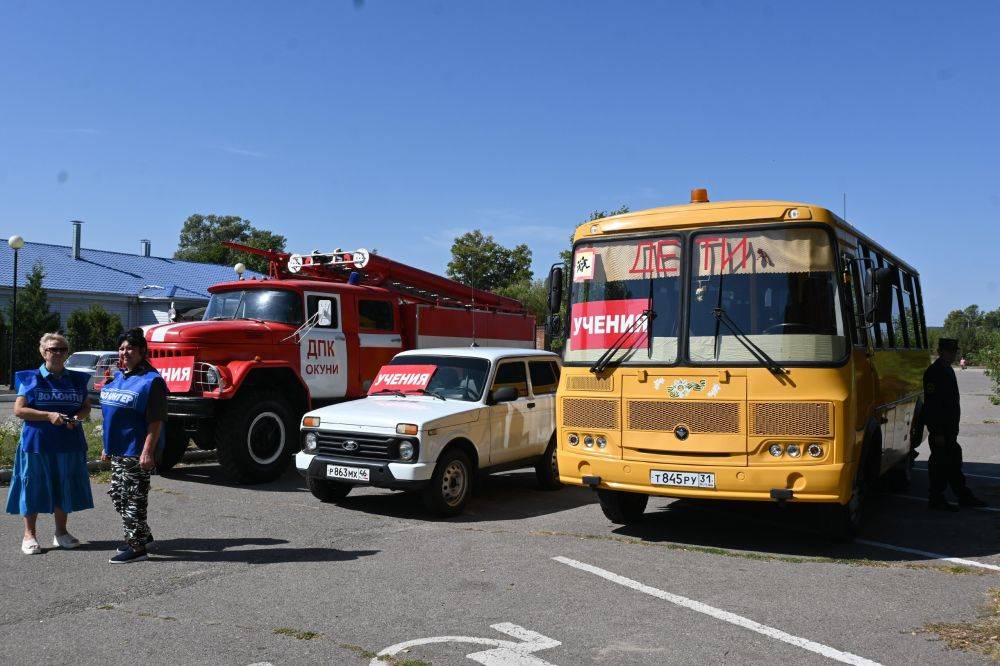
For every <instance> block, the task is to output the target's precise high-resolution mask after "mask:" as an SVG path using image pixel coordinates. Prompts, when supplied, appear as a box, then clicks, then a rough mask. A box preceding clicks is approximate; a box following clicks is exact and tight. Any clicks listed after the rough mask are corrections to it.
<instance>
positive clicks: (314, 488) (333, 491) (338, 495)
mask: <svg viewBox="0 0 1000 666" xmlns="http://www.w3.org/2000/svg"><path fill="white" fill-rule="evenodd" d="M306 485H307V486H309V492H311V493H312V494H313V497H315V498H316V499H318V500H319V501H320V502H336V501H337V500H341V499H344V498H345V497H347V495H348V494H349V493H350V492H351V490H352V489H353V488H354V486H352V485H351V484H349V483H340V482H339V481H327V480H325V479H313V478H308V479H306Z"/></svg>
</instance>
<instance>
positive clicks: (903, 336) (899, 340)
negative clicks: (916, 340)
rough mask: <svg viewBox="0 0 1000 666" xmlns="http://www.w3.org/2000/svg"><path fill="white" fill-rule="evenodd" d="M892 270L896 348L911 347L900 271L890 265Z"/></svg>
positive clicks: (893, 324) (893, 322)
mask: <svg viewBox="0 0 1000 666" xmlns="http://www.w3.org/2000/svg"><path fill="white" fill-rule="evenodd" d="M889 266H890V268H892V328H893V330H895V332H896V346H897V347H909V346H910V338H909V336H908V335H907V331H906V313H905V310H904V308H903V293H902V291H901V289H900V286H899V284H900V280H899V277H900V270H899V268H898V267H896V266H893V265H892V264H890V265H889Z"/></svg>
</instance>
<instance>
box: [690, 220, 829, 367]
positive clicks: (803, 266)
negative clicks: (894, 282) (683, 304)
mask: <svg viewBox="0 0 1000 666" xmlns="http://www.w3.org/2000/svg"><path fill="white" fill-rule="evenodd" d="M692 248H693V250H692V251H693V258H692V261H693V265H692V270H691V285H690V299H689V302H690V306H691V307H690V320H689V338H688V356H689V357H690V359H691V361H692V362H694V363H719V362H723V363H728V362H733V363H758V362H759V359H758V358H756V357H755V355H754V354H753V353H752V351H751V350H750V349H748V345H744V344H743V343H741V342H740V340H739V337H738V335H737V334H742V335H745V336H746V337H747V338H748V339H749V341H750V342H751V343H753V344H754V345H757V346H758V347H759V348H760V349H761V350H763V351H764V352H765V353H766V354H767V355H768V356H770V357H772V358H773V359H774V360H775V361H777V362H779V363H782V362H784V363H830V362H835V361H839V360H841V359H843V357H844V355H845V354H846V353H847V339H846V337H845V334H844V322H843V320H842V316H841V312H842V310H841V307H840V302H839V297H838V289H837V280H836V273H835V270H834V254H833V248H832V247H831V243H830V237H829V235H828V234H827V233H826V232H825V231H823V230H821V229H816V228H783V229H762V230H743V231H736V230H733V231H714V232H709V233H702V234H696V235H695V236H694V242H693V244H692ZM727 319H728V323H727V321H726V320H727ZM732 328H736V329H737V330H736V331H734V330H732Z"/></svg>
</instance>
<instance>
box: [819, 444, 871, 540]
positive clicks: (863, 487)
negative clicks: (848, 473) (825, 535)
mask: <svg viewBox="0 0 1000 666" xmlns="http://www.w3.org/2000/svg"><path fill="white" fill-rule="evenodd" d="M876 450H877V449H875V448H874V447H865V452H866V453H865V457H864V459H863V460H862V461H861V462H860V463H859V464H858V469H857V471H856V472H855V473H854V484H853V486H852V487H851V499H850V500H849V501H848V502H847V504H834V505H833V511H834V515H833V520H832V521H831V532H832V536H833V538H834V539H836V540H837V541H853V540H854V537H856V536H857V535H858V533H859V532H860V531H861V525H862V523H863V522H864V519H865V513H866V512H865V510H866V508H867V503H868V495H869V494H870V492H871V490H872V484H873V480H872V479H873V478H874V477H877V476H878V469H879V464H880V457H881V456H878V457H876V456H875V455H874V454H873V452H874V451H876ZM879 450H880V449H879ZM873 472H874V474H873Z"/></svg>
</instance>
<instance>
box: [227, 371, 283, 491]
mask: <svg viewBox="0 0 1000 666" xmlns="http://www.w3.org/2000/svg"><path fill="white" fill-rule="evenodd" d="M297 434H298V428H297V427H296V423H295V420H294V418H293V417H292V409H291V407H290V406H289V404H288V402H287V401H286V400H285V399H284V398H283V397H282V396H281V394H280V393H278V392H276V391H252V392H248V393H245V394H243V395H239V396H237V397H235V398H233V399H232V401H231V404H230V405H229V406H228V407H227V409H226V410H225V411H224V412H223V413H222V414H221V415H220V417H219V418H218V420H217V422H216V425H215V443H216V449H217V453H216V455H217V457H218V459H219V465H220V466H221V467H222V471H223V472H225V473H226V475H227V476H229V478H231V479H233V480H234V481H237V482H239V483H265V482H267V481H273V480H275V479H277V478H278V477H279V476H281V475H282V473H283V472H284V471H285V468H287V467H288V462H289V461H290V460H291V458H292V453H293V451H292V448H293V447H294V445H295V443H296V441H297V437H296V435H297Z"/></svg>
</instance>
